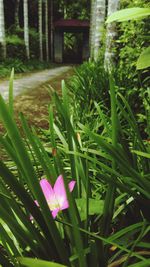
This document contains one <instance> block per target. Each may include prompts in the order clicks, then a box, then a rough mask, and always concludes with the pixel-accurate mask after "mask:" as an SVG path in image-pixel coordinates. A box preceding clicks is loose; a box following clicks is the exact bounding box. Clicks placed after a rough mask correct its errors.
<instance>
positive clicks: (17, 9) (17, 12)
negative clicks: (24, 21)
mask: <svg viewBox="0 0 150 267" xmlns="http://www.w3.org/2000/svg"><path fill="white" fill-rule="evenodd" d="M19 4H20V0H16V1H15V26H16V28H20V25H19Z"/></svg>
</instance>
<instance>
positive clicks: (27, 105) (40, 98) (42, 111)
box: [0, 69, 74, 158]
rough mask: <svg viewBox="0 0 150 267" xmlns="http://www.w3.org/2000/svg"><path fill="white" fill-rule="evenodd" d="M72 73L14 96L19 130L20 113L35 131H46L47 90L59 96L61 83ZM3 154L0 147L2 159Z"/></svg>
mask: <svg viewBox="0 0 150 267" xmlns="http://www.w3.org/2000/svg"><path fill="white" fill-rule="evenodd" d="M73 73H74V71H73V69H70V70H69V71H68V72H65V73H63V74H61V75H59V76H57V77H56V78H54V79H51V80H50V81H49V82H46V83H45V84H43V85H41V86H39V87H38V88H35V89H33V90H29V91H27V92H24V93H23V94H21V95H18V96H16V97H15V100H14V111H15V120H16V122H17V125H18V127H19V128H21V126H20V120H19V113H20V112H22V113H23V114H24V116H25V117H26V119H27V121H28V123H29V125H32V126H34V127H35V128H36V129H40V128H42V129H48V127H49V126H48V106H49V104H50V102H51V96H50V92H49V89H50V87H51V88H53V89H54V90H55V91H56V92H58V93H59V94H61V81H62V80H65V81H66V82H68V80H69V79H70V77H71V76H72V75H73ZM4 133H5V130H4V128H3V126H2V124H1V123H0V134H4ZM4 154H5V153H4V151H3V149H2V147H0V158H3V156H4ZM4 158H5V156H4Z"/></svg>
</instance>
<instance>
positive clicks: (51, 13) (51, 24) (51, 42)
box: [50, 0, 54, 61]
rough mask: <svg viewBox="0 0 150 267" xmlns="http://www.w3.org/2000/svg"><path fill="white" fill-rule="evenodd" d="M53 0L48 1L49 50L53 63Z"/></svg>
mask: <svg viewBox="0 0 150 267" xmlns="http://www.w3.org/2000/svg"><path fill="white" fill-rule="evenodd" d="M53 43H54V40H53V0H50V48H51V61H53V54H54V52H53Z"/></svg>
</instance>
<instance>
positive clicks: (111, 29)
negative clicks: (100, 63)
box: [104, 0, 120, 70]
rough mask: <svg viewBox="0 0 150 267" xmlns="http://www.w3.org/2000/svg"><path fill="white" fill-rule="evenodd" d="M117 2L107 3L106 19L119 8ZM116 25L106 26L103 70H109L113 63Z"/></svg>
mask: <svg viewBox="0 0 150 267" xmlns="http://www.w3.org/2000/svg"><path fill="white" fill-rule="evenodd" d="M119 2H120V1H119V0H109V1H108V17H109V16H110V15H111V14H112V13H114V12H115V11H117V9H118V7H119ZM115 26H116V24H115V23H109V24H108V25H107V30H106V49H105V56H104V66H105V69H109V70H110V69H111V64H112V62H113V57H114V53H113V47H114V39H115V36H116V34H117V32H116V27H115Z"/></svg>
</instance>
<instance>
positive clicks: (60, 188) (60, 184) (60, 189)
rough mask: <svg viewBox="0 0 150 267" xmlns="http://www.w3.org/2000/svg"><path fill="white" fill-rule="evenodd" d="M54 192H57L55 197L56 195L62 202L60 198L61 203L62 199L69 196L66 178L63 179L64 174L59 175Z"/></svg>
mask: <svg viewBox="0 0 150 267" xmlns="http://www.w3.org/2000/svg"><path fill="white" fill-rule="evenodd" d="M54 193H55V197H56V199H57V201H58V202H60V201H59V200H61V203H62V200H65V199H66V198H67V196H66V190H65V185H64V180H63V177H62V175H59V176H58V178H57V180H56V182H55V185H54ZM59 204H60V203H59ZM60 206H61V205H60Z"/></svg>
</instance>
